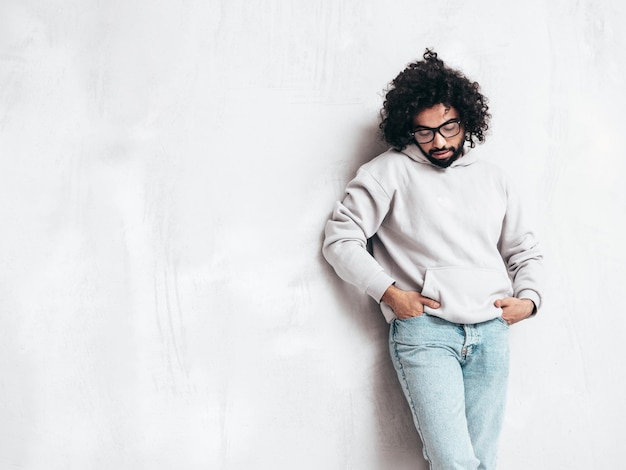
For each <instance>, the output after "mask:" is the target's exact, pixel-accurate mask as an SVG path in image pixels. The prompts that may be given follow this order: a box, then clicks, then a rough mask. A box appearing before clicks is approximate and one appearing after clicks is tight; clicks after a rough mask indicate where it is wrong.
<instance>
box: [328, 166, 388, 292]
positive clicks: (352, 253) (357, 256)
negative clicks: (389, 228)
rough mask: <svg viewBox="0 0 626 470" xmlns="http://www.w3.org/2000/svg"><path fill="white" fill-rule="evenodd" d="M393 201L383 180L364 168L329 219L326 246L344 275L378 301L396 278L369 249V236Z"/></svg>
mask: <svg viewBox="0 0 626 470" xmlns="http://www.w3.org/2000/svg"><path fill="white" fill-rule="evenodd" d="M390 205H391V198H390V196H389V195H388V194H387V192H386V191H385V190H384V189H383V187H382V186H381V185H380V183H379V182H378V181H376V179H375V178H374V177H373V176H372V175H371V174H370V173H369V172H368V171H367V170H364V169H360V170H359V171H358V173H357V175H356V177H355V178H354V179H353V180H352V181H351V182H350V183H348V186H347V187H346V196H345V198H344V200H343V201H341V202H338V203H337V204H336V205H335V208H334V211H333V214H332V216H331V218H330V220H329V221H328V222H327V223H326V230H325V240H324V245H323V248H322V252H323V254H324V257H325V258H326V260H327V261H328V263H330V265H331V266H332V267H333V268H334V269H335V271H336V273H337V275H338V276H339V277H340V278H342V279H343V280H344V281H347V282H349V283H350V284H353V285H354V286H356V287H357V288H358V289H360V290H361V291H362V292H365V293H367V294H368V295H370V296H371V297H372V298H373V299H374V300H376V301H377V302H380V299H381V297H382V296H383V294H384V293H385V291H386V290H387V288H388V287H389V286H390V285H391V284H393V283H394V279H392V278H391V277H390V276H389V275H388V274H387V273H386V272H385V270H384V269H383V268H382V267H381V266H380V264H378V262H377V261H376V260H375V259H374V258H373V257H372V255H371V254H370V253H369V252H368V251H367V239H368V238H370V237H372V236H373V235H374V234H375V233H376V232H377V230H378V228H379V227H380V225H381V224H382V222H383V220H384V218H385V216H386V215H387V213H388V211H389V208H390Z"/></svg>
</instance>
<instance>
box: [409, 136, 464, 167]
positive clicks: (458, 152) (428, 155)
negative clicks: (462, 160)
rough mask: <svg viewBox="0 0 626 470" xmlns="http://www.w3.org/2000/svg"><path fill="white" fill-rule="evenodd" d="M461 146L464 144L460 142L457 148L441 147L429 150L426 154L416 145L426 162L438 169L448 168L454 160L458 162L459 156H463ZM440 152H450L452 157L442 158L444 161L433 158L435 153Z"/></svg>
mask: <svg viewBox="0 0 626 470" xmlns="http://www.w3.org/2000/svg"><path fill="white" fill-rule="evenodd" d="M463 144H464V142H461V145H459V148H456V147H442V148H439V149H430V150H429V151H428V153H427V152H424V150H423V149H422V147H421V146H420V145H418V147H419V149H420V150H421V151H422V153H423V154H424V156H425V157H426V158H427V159H428V161H429V162H430V163H432V164H433V165H436V166H438V167H440V168H448V167H449V166H450V165H452V164H453V163H454V162H455V161H456V160H458V159H459V157H460V156H461V155H463ZM442 150H450V151H451V152H452V155H451V156H449V157H448V158H444V159H440V158H435V157H433V154H434V153H435V152H441V151H442Z"/></svg>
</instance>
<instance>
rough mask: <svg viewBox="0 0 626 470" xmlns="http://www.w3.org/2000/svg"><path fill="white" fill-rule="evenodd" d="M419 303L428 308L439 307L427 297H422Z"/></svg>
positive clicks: (437, 303)
mask: <svg viewBox="0 0 626 470" xmlns="http://www.w3.org/2000/svg"><path fill="white" fill-rule="evenodd" d="M421 302H422V305H426V306H427V307H430V308H439V306H440V304H439V302H437V301H436V300H433V299H429V298H428V297H424V296H422V299H421Z"/></svg>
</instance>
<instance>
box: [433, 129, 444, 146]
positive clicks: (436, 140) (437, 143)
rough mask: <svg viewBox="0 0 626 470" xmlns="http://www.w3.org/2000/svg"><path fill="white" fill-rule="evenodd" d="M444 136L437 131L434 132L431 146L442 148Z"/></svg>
mask: <svg viewBox="0 0 626 470" xmlns="http://www.w3.org/2000/svg"><path fill="white" fill-rule="evenodd" d="M446 143H447V141H446V138H445V137H444V136H442V135H441V134H440V133H439V132H435V138H434V139H433V147H435V148H442V147H445V146H446Z"/></svg>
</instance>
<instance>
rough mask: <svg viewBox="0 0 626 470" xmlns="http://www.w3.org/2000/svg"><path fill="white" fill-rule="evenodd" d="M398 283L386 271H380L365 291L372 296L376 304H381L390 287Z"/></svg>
mask: <svg viewBox="0 0 626 470" xmlns="http://www.w3.org/2000/svg"><path fill="white" fill-rule="evenodd" d="M395 282H396V281H395V280H393V279H392V278H391V277H390V276H388V275H387V273H385V272H384V271H380V272H378V273H377V274H376V276H374V278H373V279H372V280H371V281H370V283H369V284H368V286H367V289H365V292H366V293H367V294H368V295H370V296H371V297H372V298H373V299H374V300H375V301H376V302H378V303H380V299H381V298H382V296H383V294H384V293H385V291H386V290H387V289H389V286H390V285H392V284H394V283H395Z"/></svg>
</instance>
